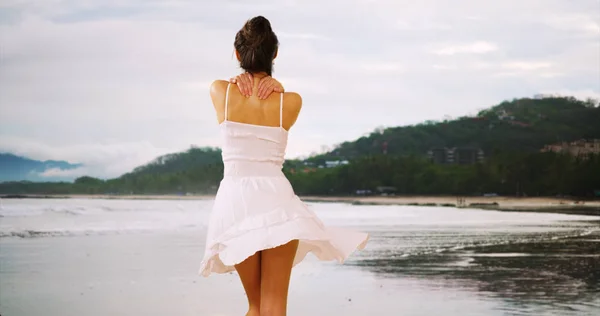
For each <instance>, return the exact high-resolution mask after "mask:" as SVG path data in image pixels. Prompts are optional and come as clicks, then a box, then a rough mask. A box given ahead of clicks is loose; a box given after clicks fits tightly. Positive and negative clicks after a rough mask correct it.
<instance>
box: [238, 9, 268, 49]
mask: <svg viewBox="0 0 600 316" xmlns="http://www.w3.org/2000/svg"><path fill="white" fill-rule="evenodd" d="M242 33H243V35H244V38H245V39H246V41H247V42H246V43H247V45H248V46H249V47H252V48H254V47H258V46H260V45H261V44H262V42H263V41H264V40H265V38H266V37H267V36H268V35H269V34H271V33H273V30H272V29H271V22H269V20H267V19H266V18H265V17H264V16H257V17H254V18H252V19H250V20H248V22H246V24H245V25H244V27H243V28H242Z"/></svg>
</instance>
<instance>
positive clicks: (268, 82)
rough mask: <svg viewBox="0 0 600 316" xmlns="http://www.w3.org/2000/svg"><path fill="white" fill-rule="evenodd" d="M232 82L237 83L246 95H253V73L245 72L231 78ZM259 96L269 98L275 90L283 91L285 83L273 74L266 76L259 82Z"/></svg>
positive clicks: (262, 98)
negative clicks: (272, 75) (276, 78)
mask: <svg viewBox="0 0 600 316" xmlns="http://www.w3.org/2000/svg"><path fill="white" fill-rule="evenodd" d="M229 82H230V83H233V84H236V85H237V86H238V89H239V90H240V92H241V93H242V95H244V96H245V97H249V96H251V95H252V88H253V86H254V80H253V77H252V74H250V73H243V74H239V75H237V76H235V77H234V78H231V79H229ZM257 91H258V92H257V96H258V98H259V99H261V100H264V99H266V98H268V97H269V96H270V95H271V93H273V92H280V93H283V92H284V91H285V90H284V89H283V85H282V84H281V83H280V82H279V81H277V80H275V79H274V78H273V77H271V76H267V77H264V78H262V79H260V81H259V82H258V88H257Z"/></svg>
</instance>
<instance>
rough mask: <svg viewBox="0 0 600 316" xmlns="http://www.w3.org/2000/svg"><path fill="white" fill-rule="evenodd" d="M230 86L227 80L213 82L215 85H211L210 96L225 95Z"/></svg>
mask: <svg viewBox="0 0 600 316" xmlns="http://www.w3.org/2000/svg"><path fill="white" fill-rule="evenodd" d="M228 84H229V82H227V81H225V80H215V81H213V83H212V84H211V85H210V96H211V97H215V96H218V95H221V94H223V93H224V92H225V90H227V85H228Z"/></svg>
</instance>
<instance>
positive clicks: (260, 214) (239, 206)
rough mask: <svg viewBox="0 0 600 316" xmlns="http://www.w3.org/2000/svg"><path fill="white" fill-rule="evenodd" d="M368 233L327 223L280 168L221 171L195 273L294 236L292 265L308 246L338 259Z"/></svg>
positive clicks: (229, 267)
mask: <svg viewBox="0 0 600 316" xmlns="http://www.w3.org/2000/svg"><path fill="white" fill-rule="evenodd" d="M368 238H369V235H368V234H367V233H363V232H357V231H353V230H349V229H343V228H337V227H326V226H325V225H323V223H322V222H321V220H320V219H319V218H318V217H317V216H316V215H315V213H314V212H313V211H312V210H310V209H309V208H308V207H307V206H306V205H305V204H304V203H303V202H302V201H301V200H300V199H299V198H298V196H296V195H295V193H294V191H293V189H292V187H291V185H290V183H289V181H288V180H287V178H285V176H284V175H283V174H281V176H270V177H257V176H254V177H227V176H226V177H225V178H224V179H223V180H222V181H221V185H220V187H219V191H218V192H217V196H216V199H215V203H214V206H213V210H212V211H211V215H210V220H209V226H208V232H207V238H206V248H205V253H204V259H203V260H202V263H201V267H200V271H199V273H200V274H201V275H203V276H209V275H210V274H211V273H213V272H214V273H227V272H230V271H233V270H235V268H234V266H235V265H236V264H238V263H241V262H243V261H244V260H246V259H247V258H248V257H250V256H252V255H253V254H255V253H256V252H258V251H261V250H265V249H269V248H274V247H277V246H281V245H284V244H286V243H288V242H290V241H292V240H295V239H297V240H299V246H298V250H297V253H296V257H295V260H294V265H296V264H298V263H299V262H301V261H302V260H303V259H304V258H305V257H306V255H307V254H308V253H309V252H312V253H313V254H314V255H315V256H316V257H317V258H318V259H320V260H326V261H330V260H337V261H338V262H340V263H343V262H344V260H345V259H346V258H348V256H350V254H351V253H352V252H354V251H355V250H357V249H358V250H360V249H363V248H364V247H365V245H366V243H367V240H368Z"/></svg>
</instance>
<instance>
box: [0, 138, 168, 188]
mask: <svg viewBox="0 0 600 316" xmlns="http://www.w3.org/2000/svg"><path fill="white" fill-rule="evenodd" d="M0 148H1V149H2V151H7V152H11V153H14V154H16V155H20V156H25V157H28V158H31V159H36V160H65V161H68V162H69V163H81V164H83V166H82V167H79V168H75V169H69V170H61V169H49V170H46V171H45V172H44V173H42V174H41V175H42V176H45V177H52V176H80V175H89V176H94V177H101V178H110V177H117V176H119V175H121V174H123V173H125V172H129V171H131V170H132V169H133V168H135V167H137V166H140V165H142V164H146V163H148V162H150V160H152V159H153V158H154V157H158V156H160V155H164V154H167V153H171V152H174V151H176V150H175V149H174V148H157V147H155V146H154V145H152V144H151V143H149V142H127V143H125V142H110V143H106V144H100V143H95V144H89V143H88V144H72V145H66V146H51V145H47V144H44V143H37V142H35V141H30V140H27V139H19V138H14V137H7V136H0Z"/></svg>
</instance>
